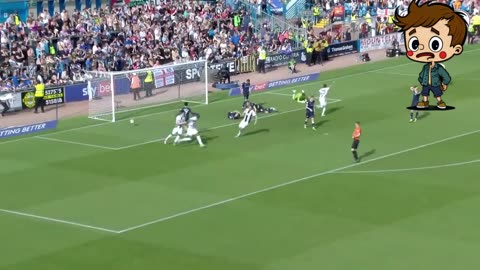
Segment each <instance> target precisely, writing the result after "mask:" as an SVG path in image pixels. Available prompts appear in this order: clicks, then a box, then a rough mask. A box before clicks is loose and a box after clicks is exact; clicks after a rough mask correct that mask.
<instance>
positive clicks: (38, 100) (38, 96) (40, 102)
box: [35, 82, 45, 113]
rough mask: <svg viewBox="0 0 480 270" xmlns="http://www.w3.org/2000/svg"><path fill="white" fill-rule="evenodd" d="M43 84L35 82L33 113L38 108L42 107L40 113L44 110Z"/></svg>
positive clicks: (36, 111)
mask: <svg viewBox="0 0 480 270" xmlns="http://www.w3.org/2000/svg"><path fill="white" fill-rule="evenodd" d="M44 97H45V85H44V84H43V83H42V82H37V84H35V113H38V108H41V109H42V113H44V112H45V109H44V107H45V100H44Z"/></svg>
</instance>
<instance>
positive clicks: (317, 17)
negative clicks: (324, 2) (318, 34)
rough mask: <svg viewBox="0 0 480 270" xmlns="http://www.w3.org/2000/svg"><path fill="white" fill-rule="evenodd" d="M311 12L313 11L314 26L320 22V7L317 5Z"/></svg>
mask: <svg viewBox="0 0 480 270" xmlns="http://www.w3.org/2000/svg"><path fill="white" fill-rule="evenodd" d="M312 11H313V20H314V24H317V23H319V22H320V17H321V13H320V7H319V6H318V5H317V6H314V7H313V10H312Z"/></svg>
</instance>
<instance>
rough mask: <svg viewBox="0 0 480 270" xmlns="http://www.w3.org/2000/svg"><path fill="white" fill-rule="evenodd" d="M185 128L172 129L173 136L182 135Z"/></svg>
mask: <svg viewBox="0 0 480 270" xmlns="http://www.w3.org/2000/svg"><path fill="white" fill-rule="evenodd" d="M182 134H183V128H182V127H175V128H173V129H172V135H182Z"/></svg>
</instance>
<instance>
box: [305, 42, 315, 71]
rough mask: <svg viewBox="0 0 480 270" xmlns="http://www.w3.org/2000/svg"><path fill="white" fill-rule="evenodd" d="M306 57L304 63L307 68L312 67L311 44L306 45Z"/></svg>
mask: <svg viewBox="0 0 480 270" xmlns="http://www.w3.org/2000/svg"><path fill="white" fill-rule="evenodd" d="M305 52H306V56H307V61H305V63H306V64H307V66H311V65H312V57H313V46H312V44H311V43H309V44H308V46H307V48H306V49H305Z"/></svg>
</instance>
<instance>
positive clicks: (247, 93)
mask: <svg viewBox="0 0 480 270" xmlns="http://www.w3.org/2000/svg"><path fill="white" fill-rule="evenodd" d="M242 93H243V98H244V99H245V101H247V100H248V98H249V97H250V79H247V81H246V82H244V83H242Z"/></svg>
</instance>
